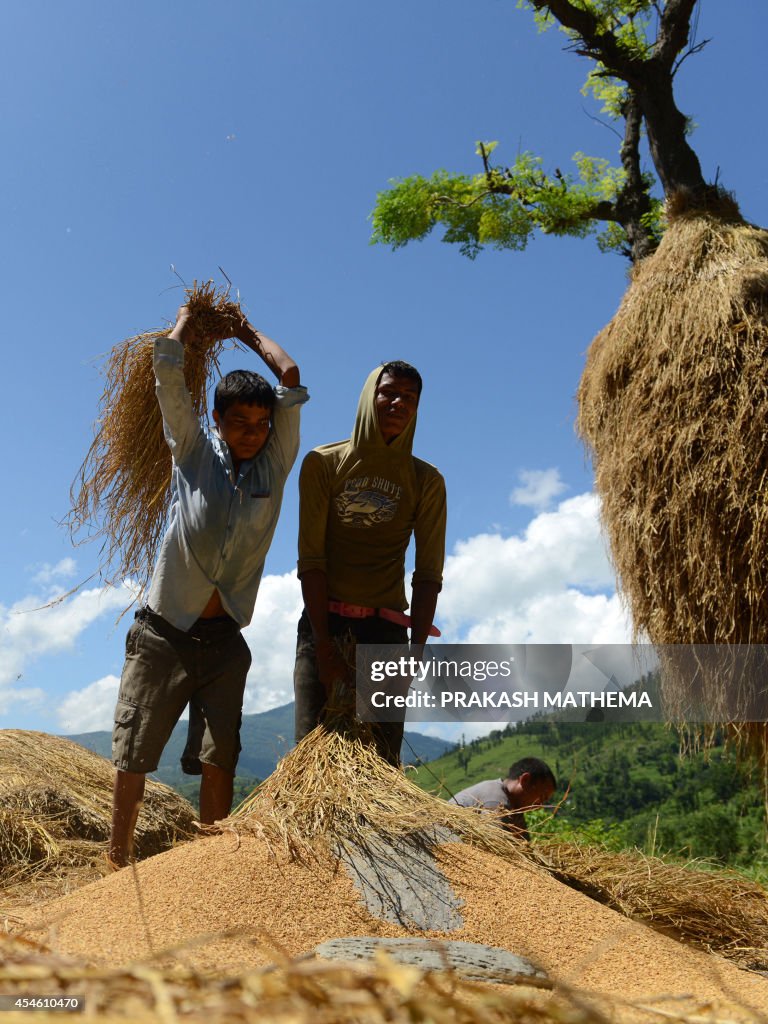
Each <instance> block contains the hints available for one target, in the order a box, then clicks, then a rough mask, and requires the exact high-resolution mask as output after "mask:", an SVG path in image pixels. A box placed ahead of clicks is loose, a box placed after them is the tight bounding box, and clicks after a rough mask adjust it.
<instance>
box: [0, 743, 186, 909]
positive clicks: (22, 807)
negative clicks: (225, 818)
mask: <svg viewBox="0 0 768 1024" xmlns="http://www.w3.org/2000/svg"><path fill="white" fill-rule="evenodd" d="M113 778H114V768H113V767H112V765H111V764H110V763H109V762H108V761H106V760H105V759H104V758H103V757H99V756H98V755H97V754H94V753H93V752H92V751H90V750H86V749H85V748H84V747H81V746H79V745H78V744H76V743H72V742H71V741H70V740H67V739H63V738H62V737H59V736H49V735H48V734H47V733H42V732H24V731H22V730H19V729H5V730H3V731H0V894H1V895H2V901H3V904H4V905H5V906H6V907H7V906H9V905H10V904H11V903H14V902H15V903H21V902H29V901H31V900H32V899H40V898H48V897H53V896H57V895H60V894H61V893H62V892H65V891H68V890H69V889H70V888H76V887H78V886H80V885H83V884H85V883H86V882H89V881H92V880H93V879H94V878H98V877H100V876H101V875H102V874H103V873H104V870H105V867H106V862H105V856H104V855H105V849H106V846H105V844H106V841H107V839H108V837H109V829H110V820H111V815H112V783H113ZM194 820H195V811H194V809H193V807H192V806H191V805H190V804H189V803H187V801H186V800H184V799H182V797H180V796H178V794H176V793H174V792H173V790H171V789H170V788H169V787H167V786H164V785H162V784H160V783H158V782H152V781H148V783H147V788H146V793H145V798H144V804H143V807H142V810H141V814H140V815H139V820H138V823H137V826H136V846H137V850H138V852H139V854H140V855H141V856H145V857H146V856H150V855H151V854H153V853H159V852H161V851H162V850H166V849H168V848H169V847H171V846H173V845H174V843H176V842H179V841H181V840H183V839H185V838H189V837H190V836H191V835H192V834H194V828H193V822H194Z"/></svg>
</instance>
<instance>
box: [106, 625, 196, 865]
mask: <svg viewBox="0 0 768 1024" xmlns="http://www.w3.org/2000/svg"><path fill="white" fill-rule="evenodd" d="M169 629H172V627H169ZM181 636H183V634H181ZM125 649H126V657H125V664H124V666H123V674H122V677H121V681H120V693H119V695H118V700H117V706H116V708H115V716H114V717H115V721H114V727H113V732H112V760H113V763H114V765H115V767H116V769H117V772H116V775H115V782H114V788H113V797H112V829H111V834H110V840H109V856H110V859H111V860H112V862H113V863H114V864H116V865H117V866H119V867H122V866H124V865H125V864H127V863H128V861H129V860H130V859H131V858H132V855H133V834H134V830H135V827H136V820H137V818H138V815H139V811H140V808H141V801H142V798H143V795H144V781H145V776H146V773H147V772H151V771H154V770H155V769H156V768H157V765H158V763H159V760H160V755H161V753H162V751H163V748H164V747H165V744H166V743H167V742H168V739H169V737H170V734H171V732H172V731H173V727H174V725H175V724H176V722H177V721H178V719H179V717H180V715H181V712H182V711H183V710H184V705H185V704H186V702H187V699H188V698H187V694H186V691H185V687H186V686H187V684H188V675H187V669H186V667H185V665H184V664H182V662H181V659H180V657H179V654H178V652H177V651H176V650H175V649H174V647H173V644H172V643H171V642H169V640H168V639H167V638H165V637H163V636H161V635H159V634H158V633H157V632H156V631H155V630H154V629H153V628H151V627H150V625H149V623H148V619H147V616H146V614H145V610H144V609H142V610H141V611H140V612H139V613H137V616H136V621H135V622H134V623H133V624H132V625H131V628H130V629H129V630H128V636H127V637H126V643H125Z"/></svg>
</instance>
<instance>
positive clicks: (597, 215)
mask: <svg viewBox="0 0 768 1024" xmlns="http://www.w3.org/2000/svg"><path fill="white" fill-rule="evenodd" d="M696 3H697V0H666V3H664V2H662V0H550V2H544V0H520V2H519V6H522V7H526V8H527V9H529V10H532V11H533V13H534V16H535V18H536V21H537V22H538V23H539V25H540V26H541V27H544V28H547V27H549V26H551V25H553V24H554V23H555V22H557V23H559V25H560V27H561V29H562V30H563V31H564V32H565V33H566V35H567V37H568V39H569V46H570V48H571V49H572V50H574V51H575V52H576V53H577V54H579V55H581V56H584V57H587V58H589V59H590V60H591V61H592V66H591V68H590V70H589V73H588V75H587V80H586V85H585V91H589V92H591V93H592V94H593V95H594V97H595V98H596V99H597V100H598V101H599V102H601V103H602V111H603V113H604V114H605V115H606V116H607V117H608V118H609V119H611V120H612V121H614V122H616V123H618V124H622V125H623V133H622V142H621V146H620V150H619V165H617V166H614V167H612V166H610V165H609V162H608V161H607V160H603V159H597V158H594V157H589V156H586V155H585V154H584V153H576V154H575V156H574V163H575V165H576V173H575V174H573V173H571V174H564V173H563V172H562V171H560V170H559V169H555V170H554V171H553V172H552V173H551V174H549V173H547V172H546V171H545V170H544V165H543V160H542V158H541V157H538V156H534V155H533V154H531V153H527V152H524V153H521V154H520V155H519V156H518V157H517V159H516V160H515V161H514V163H512V164H510V165H509V166H506V167H503V166H496V165H494V164H492V162H491V160H492V155H493V153H494V150H495V148H496V146H497V143H496V142H479V143H478V144H477V154H478V155H479V157H480V158H481V160H482V164H483V169H482V172H480V173H478V174H476V175H474V176H469V175H465V174H450V173H448V172H446V171H437V172H435V173H434V174H433V175H432V176H431V177H429V178H425V177H422V176H420V175H415V176H413V177H409V178H405V179H403V180H400V181H397V182H394V183H393V185H392V188H390V189H389V190H387V191H385V192H382V193H380V194H379V196H378V198H377V203H376V207H375V210H374V212H373V239H374V240H375V241H377V242H383V243H385V244H389V245H392V246H393V248H398V247H400V246H402V245H405V244H406V243H407V242H409V241H412V240H415V239H420V238H424V237H425V236H426V235H427V234H428V233H429V232H430V231H432V229H433V228H435V227H436V226H437V225H438V224H441V225H443V226H444V227H445V234H444V239H443V240H444V241H446V242H453V243H458V244H459V245H460V247H461V250H462V252H463V253H464V254H465V255H467V256H469V257H474V256H476V255H477V253H478V252H479V251H480V249H481V248H482V247H483V246H485V245H490V246H493V247H494V248H497V249H524V248H525V246H526V244H527V243H528V241H529V239H530V237H531V235H532V234H533V232H534V231H535V230H536V229H537V228H538V229H540V230H541V231H543V232H545V233H547V234H555V235H574V236H577V237H583V236H585V235H588V234H592V233H595V232H597V231H599V234H598V244H599V246H600V247H601V249H603V250H606V251H619V252H622V253H624V254H625V255H627V256H628V257H629V258H630V259H631V260H632V261H633V262H635V261H637V260H640V259H642V258H643V257H644V256H647V255H649V254H650V253H651V252H653V251H654V249H655V248H656V246H657V245H658V242H659V238H660V235H661V232H662V229H663V215H662V203H661V200H660V199H659V198H657V197H654V196H653V194H652V189H653V187H654V184H655V179H654V176H653V174H651V173H650V172H648V171H647V170H644V169H643V167H642V161H641V139H642V138H643V135H644V134H645V135H647V140H648V147H649V150H650V154H651V158H652V160H653V164H654V166H655V169H656V173H657V174H658V177H659V180H660V182H661V185H662V187H663V190H664V194H665V196H670V195H672V194H677V195H680V194H681V193H682V194H685V196H686V202H687V203H688V205H694V206H695V205H701V206H704V207H706V206H708V205H709V204H711V203H712V201H713V200H714V201H717V199H718V197H719V196H720V194H721V190H720V189H719V188H718V187H717V185H715V184H707V183H706V182H705V180H704V178H703V175H702V172H701V167H700V165H699V161H698V158H697V156H696V154H695V153H694V151H693V149H692V148H691V146H690V144H689V142H688V132H689V122H688V119H687V118H686V117H685V116H684V115H683V114H682V113H681V111H680V110H679V109H678V107H677V105H676V103H675V98H674V94H673V83H674V78H675V75H676V73H677V71H678V69H679V68H680V65H681V64H682V63H683V61H684V60H685V58H686V57H688V56H690V55H691V54H693V53H696V52H698V51H699V50H701V49H702V47H703V46H705V45H706V40H704V41H702V42H699V43H696V44H691V43H690V42H689V37H690V23H691V16H692V14H693V11H694V8H695V7H696ZM603 225H605V226H604V227H603Z"/></svg>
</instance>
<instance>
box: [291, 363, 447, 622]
mask: <svg viewBox="0 0 768 1024" xmlns="http://www.w3.org/2000/svg"><path fill="white" fill-rule="evenodd" d="M382 373H383V367H381V366H379V367H377V368H376V369H375V370H373V372H372V373H371V374H370V375H369V376H368V379H367V380H366V382H365V385H364V386H363V390H362V393H361V395H360V401H359V403H358V407H357V417H356V419H355V427H354V430H353V431H352V436H351V438H349V440H346V441H336V442H335V443H334V444H326V445H322V446H321V447H320V448H315V449H314V450H313V451H311V452H309V454H308V455H307V456H306V458H305V459H304V462H303V465H302V467H301V476H300V478H299V494H300V511H299V561H298V571H299V576H301V575H302V573H305V572H307V571H308V570H310V569H320V570H322V571H323V572H324V573H325V574H326V576H327V580H328V595H329V597H331V598H334V599H336V600H338V601H346V602H348V603H349V604H358V605H365V606H367V607H371V608H392V609H395V610H396V611H402V610H403V609H405V608H407V607H408V602H407V600H406V597H405V587H404V577H405V552H406V549H407V547H408V543H409V541H410V539H411V535H412V534H413V535H414V537H415V541H416V566H415V571H414V573H413V583H422V582H430V583H438V584H440V583H442V578H443V576H442V574H443V560H444V557H445V517H446V501H445V481H444V480H443V478H442V476H441V475H440V473H439V472H438V471H437V470H436V469H435V468H434V466H430V465H429V463H427V462H423V461H422V460H421V459H417V458H416V457H415V456H414V455H413V454H412V453H411V448H412V445H413V436H414V432H415V429H416V416H415V415H414V416H413V419H412V420H411V422H410V423H409V424H408V426H407V427H406V428H405V430H404V431H403V432H402V434H400V435H399V436H398V437H396V438H395V439H394V441H392V442H390V444H386V443H385V442H384V439H383V437H382V436H381V432H380V431H379V424H378V417H377V415H376V406H375V397H376V386H377V384H378V382H379V378H380V377H381V375H382Z"/></svg>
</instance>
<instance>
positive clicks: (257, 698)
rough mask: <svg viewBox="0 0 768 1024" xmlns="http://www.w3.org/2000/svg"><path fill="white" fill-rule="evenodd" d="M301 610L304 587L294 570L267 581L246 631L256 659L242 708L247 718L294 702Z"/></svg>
mask: <svg viewBox="0 0 768 1024" xmlns="http://www.w3.org/2000/svg"><path fill="white" fill-rule="evenodd" d="M301 609H302V599H301V585H300V584H299V581H298V578H297V576H296V570H295V569H294V570H293V572H288V573H285V574H284V575H283V576H265V577H264V579H263V580H262V581H261V586H260V587H259V596H258V597H257V598H256V610H255V612H254V615H253V619H252V620H251V623H250V625H249V626H246V628H245V629H244V630H243V636H244V637H245V639H246V640H247V641H248V646H249V647H250V648H251V654H252V656H253V662H252V664H251V670H250V672H249V673H248V685H247V687H246V691H245V704H244V707H243V710H244V712H245V713H246V714H253V713H254V712H256V711H268V710H269V709H270V708H276V707H279V706H280V705H281V704H288V703H289V702H290V701H292V700H293V662H294V657H295V654H296V624H297V623H298V621H299V616H300V615H301Z"/></svg>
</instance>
